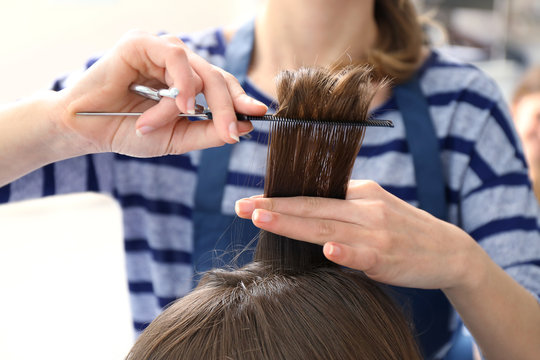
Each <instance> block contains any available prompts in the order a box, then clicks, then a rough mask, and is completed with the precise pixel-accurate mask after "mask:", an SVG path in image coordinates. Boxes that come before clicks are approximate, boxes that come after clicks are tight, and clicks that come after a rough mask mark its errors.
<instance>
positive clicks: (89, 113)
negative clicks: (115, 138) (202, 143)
mask: <svg viewBox="0 0 540 360" xmlns="http://www.w3.org/2000/svg"><path fill="white" fill-rule="evenodd" d="M142 114H143V113H142V112H78V113H77V115H84V116H141V115H142ZM178 116H182V117H188V116H189V117H201V116H206V115H205V114H183V113H180V114H178Z"/></svg>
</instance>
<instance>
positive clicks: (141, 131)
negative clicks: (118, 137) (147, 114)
mask: <svg viewBox="0 0 540 360" xmlns="http://www.w3.org/2000/svg"><path fill="white" fill-rule="evenodd" d="M154 130H155V129H154V128H153V127H151V126H141V127H140V128H138V129H137V130H135V134H137V136H138V137H143V136H144V135H146V134H148V133H149V132H152V131H154Z"/></svg>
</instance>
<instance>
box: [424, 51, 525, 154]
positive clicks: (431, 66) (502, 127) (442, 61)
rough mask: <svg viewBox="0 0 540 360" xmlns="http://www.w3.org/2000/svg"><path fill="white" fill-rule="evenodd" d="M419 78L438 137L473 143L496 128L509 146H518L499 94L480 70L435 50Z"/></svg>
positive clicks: (506, 108)
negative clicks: (460, 139) (489, 130)
mask: <svg viewBox="0 0 540 360" xmlns="http://www.w3.org/2000/svg"><path fill="white" fill-rule="evenodd" d="M419 79H420V85H421V88H422V92H423V93H424V95H425V97H426V99H427V102H428V105H429V107H430V111H431V114H432V117H433V122H434V125H435V127H436V129H437V133H438V135H439V137H445V136H449V135H450V136H459V137H460V138H462V139H463V140H469V141H476V140H477V139H478V138H479V137H480V134H481V133H482V132H485V130H486V128H494V127H496V128H499V131H501V133H502V134H504V138H505V140H506V141H507V142H508V143H509V144H510V145H511V146H512V147H516V146H517V141H516V136H515V134H514V130H513V125H512V121H511V117H510V113H509V110H508V106H507V104H506V101H505V99H504V97H503V95H502V92H501V91H500V89H499V87H498V85H497V84H496V83H495V81H494V80H493V79H492V78H490V77H489V76H488V75H487V74H485V73H484V72H483V71H481V70H480V69H478V68H476V67H475V66H473V65H470V64H467V63H463V62H461V61H459V60H456V59H453V58H451V57H449V56H448V55H444V54H442V53H440V52H438V51H436V50H434V51H432V53H431V55H430V57H429V58H428V59H427V61H426V62H425V64H424V65H423V66H422V68H421V69H420V71H419Z"/></svg>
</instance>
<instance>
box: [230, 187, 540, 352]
mask: <svg viewBox="0 0 540 360" xmlns="http://www.w3.org/2000/svg"><path fill="white" fill-rule="evenodd" d="M236 211H237V214H238V215H239V216H241V217H244V218H251V219H252V220H253V222H254V224H255V225H256V226H258V227H260V228H262V229H264V230H267V231H271V232H274V233H277V234H280V235H284V236H288V237H291V238H294V239H298V240H303V241H308V242H313V243H317V244H320V245H324V253H325V255H326V256H327V257H328V258H329V259H330V260H332V261H334V262H336V263H338V264H341V265H344V266H347V267H351V268H355V269H359V270H362V271H364V272H365V273H366V274H367V275H368V276H369V277H371V278H372V279H374V280H377V281H380V282H384V283H387V284H391V285H397V286H406V287H416V288H424V289H442V290H443V291H444V293H445V294H446V295H447V296H448V298H449V300H450V301H451V302H452V303H453V304H454V306H455V308H456V310H457V311H458V312H459V313H460V315H461V316H462V318H463V320H464V322H465V323H466V325H467V326H468V328H469V329H470V331H471V332H472V334H473V336H474V337H475V339H476V340H477V342H478V344H479V346H480V347H481V348H482V350H483V351H484V354H485V355H486V357H487V358H488V359H533V358H536V357H537V355H538V354H539V353H540V343H539V342H538V339H539V338H540V308H539V305H538V302H537V301H536V299H535V298H534V297H533V296H532V295H531V294H530V293H529V292H527V291H526V290H525V289H524V288H522V287H521V286H520V285H519V284H518V283H516V282H515V281H514V280H513V279H512V278H510V277H509V276H508V275H507V274H506V273H505V272H504V271H503V270H502V269H501V268H500V267H499V266H498V265H497V264H495V263H494V262H493V261H492V260H491V259H490V258H489V256H488V255H487V254H486V253H485V251H484V250H483V249H482V248H481V247H480V246H479V245H478V244H477V243H476V241H474V239H473V238H471V237H470V236H469V235H468V234H467V233H466V232H464V231H463V230H461V229H460V228H458V227H456V226H454V225H452V224H449V223H446V222H444V221H441V220H439V219H437V218H435V217H433V216H432V215H430V214H428V213H426V212H425V211H422V210H419V209H417V208H415V207H413V206H411V205H409V204H407V203H406V202H404V201H402V200H400V199H398V198H396V197H394V196H393V195H391V194H389V193H388V192H386V191H384V190H383V189H382V188H381V187H380V186H378V185H377V184H376V183H374V182H371V181H354V182H352V183H351V186H350V187H349V192H348V196H347V199H346V200H337V199H322V198H306V197H296V198H275V199H267V198H250V199H242V200H240V201H239V202H238V203H237V206H236Z"/></svg>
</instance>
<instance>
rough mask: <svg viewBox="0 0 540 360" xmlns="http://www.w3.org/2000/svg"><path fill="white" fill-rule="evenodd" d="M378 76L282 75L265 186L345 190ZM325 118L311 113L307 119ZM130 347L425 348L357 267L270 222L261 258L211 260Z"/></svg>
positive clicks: (290, 191)
mask: <svg viewBox="0 0 540 360" xmlns="http://www.w3.org/2000/svg"><path fill="white" fill-rule="evenodd" d="M378 86H379V84H378V83H375V81H374V80H373V79H372V77H371V72H370V71H369V69H367V68H364V67H354V68H347V69H345V70H339V71H338V70H331V69H303V70H299V71H296V72H285V73H283V74H282V75H281V76H280V77H279V80H278V101H279V104H280V108H279V111H278V114H280V115H282V116H287V117H290V118H295V119H305V120H306V122H305V123H297V122H284V123H281V122H278V123H275V124H273V125H272V126H271V130H270V134H271V140H270V144H269V153H268V165H267V175H266V179H265V195H266V196H273V197H276V196H299V195H303V196H320V197H334V198H344V197H345V193H346V189H347V183H348V180H349V178H350V174H351V171H352V166H353V164H354V159H355V158H356V155H357V153H358V150H359V148H360V145H361V142H362V139H363V136H364V129H365V128H364V127H361V126H354V125H340V124H328V122H362V121H365V120H366V118H367V116H368V107H369V103H370V101H371V99H372V98H373V95H374V93H375V91H376V90H377V88H378ZM310 119H311V120H313V119H314V120H325V122H320V121H319V122H317V121H313V122H308V121H307V120H310ZM128 359H131V360H138V359H145V360H158V359H159V360H169V359H170V360H172V359H237V360H248V359H306V360H307V359H310V360H311V359H420V356H419V353H418V350H417V347H416V344H415V341H414V339H413V337H412V335H411V329H410V325H409V323H408V322H407V321H406V320H405V318H404V316H403V314H402V313H401V312H400V310H399V309H398V308H397V307H396V306H395V305H394V303H393V302H392V300H391V299H390V298H389V297H388V295H387V294H386V293H385V292H384V291H383V290H382V289H381V288H380V287H379V286H378V284H376V283H375V282H374V281H372V280H370V279H369V278H367V277H366V276H365V275H363V274H362V273H360V272H357V271H353V270H348V269H343V268H340V267H338V266H336V265H335V264H333V263H331V262H329V261H328V260H326V259H325V258H324V256H323V255H322V249H321V247H320V246H317V245H313V244H307V243H303V242H298V241H295V240H292V239H288V238H285V237H282V236H278V235H275V234H271V233H266V232H262V233H261V235H260V238H259V241H258V244H257V248H256V250H255V256H254V261H253V262H252V263H250V264H248V265H246V266H244V267H242V268H240V269H236V270H220V269H218V270H212V271H209V272H207V273H206V274H205V275H204V276H203V278H202V280H201V282H200V284H199V285H198V286H197V288H196V289H195V290H194V291H193V292H191V293H190V294H189V295H187V296H186V297H184V298H182V299H180V300H178V301H177V302H175V303H173V304H172V305H171V306H170V307H168V308H167V309H166V310H165V311H164V312H163V313H162V314H161V315H160V316H158V317H157V318H156V320H154V321H153V322H152V323H151V324H150V325H149V326H148V327H147V328H146V330H145V331H144V332H143V333H142V335H141V336H140V337H139V339H138V341H137V343H136V344H135V345H134V347H133V349H132V350H131V352H130V354H129V355H128Z"/></svg>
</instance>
